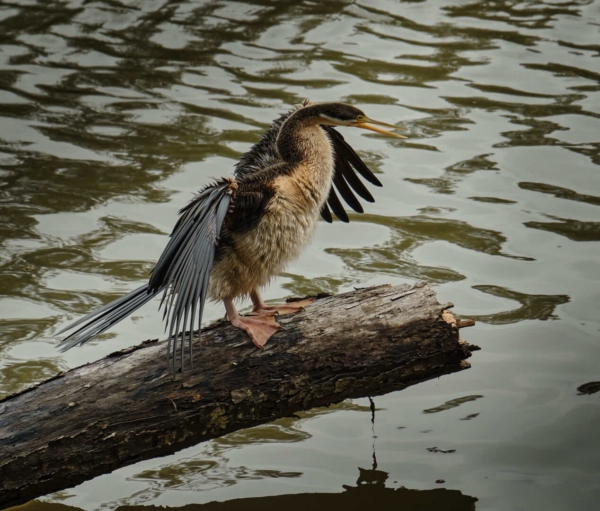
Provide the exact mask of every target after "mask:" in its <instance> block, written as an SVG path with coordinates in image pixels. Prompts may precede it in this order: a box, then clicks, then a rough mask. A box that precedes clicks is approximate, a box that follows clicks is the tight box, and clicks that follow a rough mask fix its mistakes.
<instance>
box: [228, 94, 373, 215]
mask: <svg viewBox="0 0 600 511" xmlns="http://www.w3.org/2000/svg"><path fill="white" fill-rule="evenodd" d="M310 104H312V103H311V102H310V101H308V100H305V101H304V102H303V103H302V104H300V105H296V107H295V108H294V109H293V110H290V111H289V112H287V113H285V114H283V115H281V116H280V117H279V118H277V119H275V120H274V121H273V124H271V126H270V128H269V129H268V130H267V131H266V132H265V134H264V135H263V136H262V137H261V139H260V140H259V141H258V142H257V143H256V144H254V146H252V148H251V149H250V150H249V151H248V152H246V153H244V154H243V155H242V157H241V158H240V160H239V161H238V162H237V164H236V166H235V176H236V177H237V178H241V179H245V178H248V177H250V176H252V175H253V174H255V173H256V172H260V171H261V170H263V169H265V168H267V167H270V166H274V165H278V164H282V163H283V162H282V160H281V157H280V156H279V153H278V152H277V148H276V141H277V134H278V133H279V130H280V128H281V125H282V124H283V123H284V121H285V120H286V119H287V118H288V117H289V116H290V115H291V114H292V113H293V112H294V111H296V110H297V109H298V108H302V107H304V106H307V105H310ZM321 127H322V128H323V129H324V130H325V132H326V133H327V135H328V136H329V138H330V140H331V144H332V147H333V150H334V152H335V171H334V175H333V186H332V187H331V191H330V192H329V197H328V199H327V203H326V204H325V205H324V206H323V208H322V209H321V217H322V218H323V220H325V221H326V222H329V223H331V222H332V221H333V217H332V215H331V212H332V211H333V213H334V214H335V215H336V216H337V217H338V218H339V219H340V220H341V221H342V222H349V218H348V214H347V213H346V210H345V209H344V205H343V204H342V202H341V201H340V199H339V197H338V193H339V194H340V196H341V197H342V199H343V200H344V202H346V204H348V206H350V207H351V208H352V209H353V210H354V211H356V212H358V213H363V212H364V209H363V207H362V205H361V203H360V201H359V200H358V198H357V197H356V195H358V196H359V197H360V198H362V199H364V200H366V201H367V202H375V199H374V198H373V196H372V195H371V193H370V192H369V190H368V189H367V188H366V186H365V185H364V183H363V182H362V181H361V179H360V177H359V174H360V176H362V177H363V178H364V179H365V180H367V181H368V182H369V183H371V184H373V185H375V186H381V182H380V181H379V179H377V177H376V176H375V174H373V172H371V170H370V169H369V168H368V167H367V166H366V165H365V163H364V162H363V161H362V160H361V159H360V156H358V154H356V152H355V151H354V149H352V147H350V145H348V143H347V142H346V141H345V140H344V137H343V136H342V135H341V134H340V132H339V131H337V130H336V129H335V128H333V127H332V126H321ZM336 190H337V193H336ZM355 194H356V195H355Z"/></svg>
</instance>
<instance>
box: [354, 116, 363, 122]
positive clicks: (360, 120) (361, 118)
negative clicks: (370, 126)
mask: <svg viewBox="0 0 600 511" xmlns="http://www.w3.org/2000/svg"><path fill="white" fill-rule="evenodd" d="M356 120H357V121H358V122H364V120H365V116H364V115H357V116H356Z"/></svg>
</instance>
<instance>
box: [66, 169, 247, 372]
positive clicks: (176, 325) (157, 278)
mask: <svg viewBox="0 0 600 511" xmlns="http://www.w3.org/2000/svg"><path fill="white" fill-rule="evenodd" d="M234 190H235V184H234V182H232V181H231V180H221V181H219V182H217V183H215V184H213V185H211V186H208V187H207V188H205V189H204V190H203V191H202V192H200V193H199V194H198V195H197V196H196V197H195V198H194V199H193V200H192V201H191V202H190V203H189V204H188V205H187V206H186V207H185V208H183V209H182V210H181V211H180V212H179V213H180V216H179V219H178V221H177V223H176V225H175V228H174V229H173V232H172V233H171V236H170V238H169V242H168V243H167V246H166V247H165V249H164V251H163V253H162V255H161V256H160V258H159V260H158V263H157V264H156V267H155V268H154V270H153V271H152V275H151V277H150V280H149V282H148V284H146V285H144V286H142V287H140V288H138V289H136V290H135V291H132V292H131V293H129V294H127V295H125V296H123V297H121V298H118V299H117V300H114V301H113V302H111V303H109V304H107V305H105V306H103V307H101V308H99V309H97V310H96V311H94V312H92V313H90V314H88V315H87V316H85V317H83V318H81V319H80V320H78V321H76V322H75V323H73V324H71V325H69V326H68V327H67V328H66V329H65V330H71V329H72V328H74V327H76V326H79V325H81V324H83V323H84V325H83V326H81V327H80V328H79V329H77V330H76V331H75V332H73V333H72V334H71V335H69V336H68V337H67V338H65V339H63V340H62V341H61V343H60V345H59V346H60V347H61V349H62V351H65V350H68V349H69V348H72V347H73V346H76V345H81V344H84V343H86V342H88V341H90V340H92V339H93V338H94V337H96V336H97V335H98V334H100V333H102V332H104V331H105V330H107V329H108V328H110V327H111V326H113V325H115V324H116V323H118V322H119V321H121V320H122V319H124V318H126V317H127V316H128V315H129V314H131V313H132V312H133V311H135V310H136V309H138V308H140V307H141V306H142V305H144V304H145V303H147V302H149V301H150V300H151V299H152V298H154V297H155V296H156V295H157V294H159V293H160V292H161V291H162V292H163V297H162V300H161V307H164V316H165V317H168V322H167V327H168V328H169V344H168V348H167V353H168V355H169V356H170V355H171V352H172V368H173V374H174V373H175V366H176V352H177V342H179V343H180V344H179V347H180V348H179V352H180V355H181V370H182V371H183V369H184V351H185V350H184V343H185V338H186V332H185V329H186V328H189V330H188V331H187V338H188V341H189V356H190V360H192V332H193V329H194V328H193V327H194V323H195V321H196V318H198V325H200V323H201V322H202V313H203V310H204V302H205V300H206V293H207V292H208V285H209V278H210V271H211V269H212V266H213V262H214V258H215V248H216V246H217V243H218V239H219V234H220V233H221V228H222V226H223V222H224V220H225V217H226V216H227V213H228V211H229V205H230V202H231V194H232V193H233V192H234ZM180 329H183V332H181V336H180V338H179V339H177V337H175V338H174V337H173V334H175V335H176V336H178V334H179V332H180V331H181V330H180ZM65 330H63V331H62V332H64V331H65ZM62 332H59V333H62ZM171 340H173V343H174V344H173V349H172V350H171Z"/></svg>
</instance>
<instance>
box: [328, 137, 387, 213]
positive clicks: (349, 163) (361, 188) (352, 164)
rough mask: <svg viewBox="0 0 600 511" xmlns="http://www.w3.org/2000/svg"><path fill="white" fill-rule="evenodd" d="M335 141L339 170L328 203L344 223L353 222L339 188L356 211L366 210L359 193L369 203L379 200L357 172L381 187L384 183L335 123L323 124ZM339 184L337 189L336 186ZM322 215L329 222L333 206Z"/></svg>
mask: <svg viewBox="0 0 600 511" xmlns="http://www.w3.org/2000/svg"><path fill="white" fill-rule="evenodd" d="M321 127H322V128H323V129H324V130H325V132H326V133H327V135H328V136H329V138H330V140H331V144H332V146H333V150H334V152H335V170H334V174H333V186H332V187H331V191H330V192H329V197H328V198H327V204H328V205H329V207H330V208H331V210H332V211H333V212H334V213H335V215H336V216H337V217H338V218H339V219H340V220H341V221H342V222H349V221H350V220H349V218H348V214H347V213H346V211H345V210H344V207H343V206H342V203H341V202H340V199H339V198H338V196H337V194H336V192H335V189H337V191H338V192H339V193H340V195H341V196H342V199H344V201H346V204H348V206H350V207H351V208H352V209H353V210H354V211H357V212H358V213H362V212H363V211H364V210H363V207H362V205H361V203H360V202H359V200H358V199H357V198H356V196H355V195H354V193H353V191H354V192H356V194H357V195H358V196H359V197H361V198H363V199H364V200H366V201H368V202H375V199H373V196H372V195H371V193H370V192H369V190H367V188H366V187H365V185H364V184H363V182H362V181H361V180H360V179H359V177H358V175H357V174H356V172H358V173H359V174H360V175H361V176H362V177H364V178H365V179H366V180H367V181H369V182H370V183H372V184H374V185H376V186H381V182H380V181H379V179H377V177H376V176H375V174H373V172H371V171H370V170H369V167H367V166H366V165H365V163H364V162H363V161H362V160H361V159H360V157H359V156H358V154H356V152H355V151H354V149H352V148H351V147H350V146H349V145H348V143H347V142H346V141H345V140H344V137H343V136H342V135H341V134H340V133H339V132H338V131H337V130H336V129H335V128H333V127H332V126H321ZM334 187H335V188H334ZM321 216H322V217H323V219H324V220H325V221H326V222H331V220H332V218H331V213H330V211H329V208H327V207H326V206H324V207H323V209H321Z"/></svg>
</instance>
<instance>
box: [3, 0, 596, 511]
mask: <svg viewBox="0 0 600 511" xmlns="http://www.w3.org/2000/svg"><path fill="white" fill-rule="evenodd" d="M0 34H1V38H0V41H1V42H2V46H1V47H0V243H1V245H0V272H1V273H0V279H1V280H0V292H1V296H0V329H1V332H2V335H1V336H0V355H1V358H0V395H5V394H7V393H10V392H13V391H15V390H17V389H20V388H22V387H23V386H25V385H27V384H31V383H33V382H37V381H40V380H42V379H44V378H46V377H49V376H51V375H53V374H55V373H56V372H57V371H60V370H63V369H67V368H69V367H73V366H75V365H79V364H81V363H85V362H87V361H92V360H95V359H97V358H99V357H101V356H103V355H105V354H107V353H109V352H111V351H114V350H115V349H117V348H121V347H123V346H124V345H128V344H133V343H137V342H139V341H141V340H144V339H146V338H149V337H156V336H157V335H158V334H159V332H162V325H161V322H160V317H159V316H158V315H157V314H156V304H152V305H149V306H147V307H145V308H144V309H142V311H141V312H140V313H139V314H138V315H137V316H135V317H134V318H132V319H131V320H127V321H125V322H123V324H121V325H119V326H118V327H116V328H114V329H113V330H112V331H111V333H110V334H108V335H107V336H106V337H107V339H106V340H104V341H102V342H97V343H95V344H94V345H90V346H87V347H86V348H85V349H79V350H72V351H70V352H68V353H67V354H65V355H61V354H59V353H57V351H56V350H55V344H56V339H55V338H53V336H52V335H53V333H54V332H56V331H57V330H58V329H59V327H61V326H64V325H65V323H66V322H67V321H68V320H69V319H73V318H76V317H78V316H80V315H81V314H83V313H85V312H88V311H89V310H90V309H92V308H94V307H96V306H98V305H99V304H100V303H104V302H105V301H108V300H110V299H113V298H115V297H117V296H119V295H121V294H122V293H124V292H125V291H128V290H130V289H133V288H134V287H137V286H138V285H140V283H141V282H142V281H143V280H144V279H145V278H146V277H147V275H148V272H149V271H150V269H151V268H152V266H153V263H154V261H155V260H156V257H157V256H158V255H159V253H160V251H161V250H162V248H163V247H164V245H165V239H166V234H167V233H168V232H170V229H171V227H172V225H173V223H174V220H175V218H176V212H177V210H178V208H179V207H181V206H182V205H183V204H184V203H185V202H186V201H187V200H188V199H189V198H190V197H191V196H192V193H194V192H195V191H196V190H198V189H199V188H200V187H202V185H203V184H205V183H206V182H207V181H208V180H209V179H210V178H211V177H218V176H221V175H229V174H230V173H231V171H232V166H233V164H234V162H235V159H236V158H237V157H238V156H239V155H240V153H241V152H242V151H244V150H246V149H247V148H248V147H249V145H250V144H252V143H253V142H255V141H256V140H257V139H258V137H259V135H260V133H261V132H262V131H263V130H264V129H265V128H266V127H267V126H268V125H269V123H270V121H271V120H272V119H274V118H275V117H277V116H278V115H279V113H280V112H282V111H285V110H287V109H288V108H289V107H290V105H292V104H294V103H297V102H299V101H300V100H302V99H303V98H305V97H308V98H310V99H312V100H313V101H332V100H343V101H347V102H351V103H354V104H356V105H358V106H360V107H361V108H362V109H363V110H365V111H366V113H367V114H368V115H370V116H372V117H374V118H378V119H382V120H385V121H388V122H392V123H401V124H402V125H403V126H405V127H406V128H407V130H408V131H407V134H408V135H409V139H408V140H406V141H391V140H390V139H385V138H382V137H378V136H376V135H368V134H363V133H358V132H357V130H346V131H344V136H345V137H346V139H347V140H348V141H349V142H350V143H351V144H352V145H353V146H354V147H355V148H356V149H357V150H358V152H359V153H360V154H361V155H362V156H363V158H364V159H365V161H366V162H367V163H368V164H369V166H370V167H371V168H372V169H373V170H374V171H376V172H378V173H379V175H378V177H379V178H380V180H381V181H382V182H383V183H384V188H382V189H376V190H374V192H373V193H374V195H375V196H376V203H375V204H370V205H368V206H367V208H366V211H367V212H366V214H363V215H358V214H352V215H351V220H352V222H351V223H350V224H349V225H342V224H340V223H334V224H333V225H327V224H324V223H323V224H322V225H321V226H320V228H319V230H318V233H317V235H316V238H315V240H314V242H313V243H312V245H311V246H310V248H309V249H308V250H307V251H306V252H305V254H304V255H303V256H302V258H301V259H300V260H299V261H298V262H296V263H295V264H294V265H293V266H292V267H290V268H289V270H288V272H287V273H286V274H284V275H282V276H281V278H279V279H278V280H277V281H276V283H275V284H274V285H273V286H271V287H270V288H269V290H268V291H267V292H266V293H265V295H266V298H268V299H274V298H281V297H284V296H288V295H290V294H305V293H307V292H316V291H327V292H339V291H345V290H349V289H352V287H353V286H365V285H372V284H379V283H384V282H389V283H393V284H399V283H403V282H413V281H415V280H426V281H428V282H431V283H432V284H434V285H435V287H436V290H437V292H438V295H439V298H440V301H447V300H449V301H452V302H454V303H455V304H456V309H455V311H456V312H457V313H458V314H459V315H460V316H462V317H474V318H477V319H478V324H477V327H475V328H473V329H470V330H466V331H464V332H463V336H464V337H466V338H467V339H468V340H469V341H471V342H474V343H476V344H479V345H480V346H481V347H482V348H483V350H482V351H481V352H477V353H476V355H475V356H474V358H473V359H472V363H473V368H472V369H470V370H468V371H463V372H461V373H458V374H454V375H451V376H446V377H444V378H442V379H440V380H436V381H430V382H427V383H424V384H421V385H418V386H416V387H413V388H410V389H407V390H405V391H402V392H399V393H394V394H390V395H387V396H384V397H380V398H377V399H376V401H375V404H376V406H377V412H376V418H375V424H374V427H373V429H372V425H371V412H370V409H369V403H368V401H367V400H356V401H353V402H346V403H342V404H340V405H338V406H334V407H331V408H329V409H327V410H312V411H310V412H307V413H305V414H303V415H302V416H301V417H299V418H298V419H285V420H281V421H278V422H276V423H273V424H270V425H265V426H262V427H258V428H254V429H251V430H247V431H240V432H237V433H235V434H232V435H229V436H227V437H225V438H222V439H219V440H215V441H213V442H208V443H205V444H200V445H198V446H196V447H194V448H190V449H187V450H185V451H182V452H180V453H177V454H176V455H173V456H169V457H166V458H162V459H156V460H151V461H147V462H143V463H140V464H138V465H135V466H132V467H127V468H124V469H122V470H119V471H117V472H115V473H113V474H111V475H106V476H103V477H99V478H97V479H95V480H93V481H90V482H88V483H85V484H83V485H81V486H79V487H77V488H75V489H70V490H66V491H64V492H61V493H59V494H55V495H50V496H48V497H46V498H45V499H44V501H45V503H33V504H31V505H30V507H31V508H32V509H33V508H40V509H46V508H48V507H49V504H48V503H49V502H56V503H58V502H63V503H65V504H68V505H71V506H79V507H81V508H84V509H87V510H91V509H97V508H100V507H106V508H114V507H117V506H134V505H139V504H145V505H149V506H150V505H153V506H159V505H166V506H174V507H177V506H182V505H185V504H190V503H196V504H203V503H207V502H210V501H215V500H216V501H231V499H247V500H244V501H241V503H240V502H238V504H241V505H244V506H245V505H247V506H251V505H257V506H258V505H260V506H261V507H263V508H269V507H271V508H274V507H275V506H277V507H278V508H281V507H287V508H289V509H294V506H296V507H297V508H299V507H300V506H303V508H305V507H307V506H308V507H313V508H318V506H321V507H322V508H325V506H327V508H328V509H331V507H332V506H338V507H351V505H350V504H351V503H353V502H354V503H356V502H359V501H360V499H361V498H366V499H367V500H368V502H369V503H370V505H371V507H372V508H373V509H389V508H390V507H391V506H394V508H403V509H412V508H410V507H409V506H411V505H413V506H416V507H415V509H417V508H418V509H431V510H433V509H436V510H438V509H440V510H441V509H444V510H446V509H461V510H467V509H475V508H476V509H478V510H482V509H486V510H504V509H506V510H508V509H511V510H512V509H527V510H558V509H560V510H571V509H594V508H596V507H597V503H598V502H599V501H600V478H599V476H600V442H599V440H598V427H599V426H598V425H599V424H600V402H599V395H600V394H597V393H596V392H597V391H598V389H599V388H600V386H599V385H598V384H595V383H593V382H598V381H600V344H599V342H598V340H599V337H600V323H599V321H598V309H599V304H600V299H599V298H600V297H599V295H600V291H599V290H600V285H599V281H600V269H599V264H598V263H599V261H600V244H599V242H600V215H599V212H600V210H599V206H600V58H599V57H600V3H599V2H594V1H591V0H590V1H555V2H550V1H549V2H546V3H543V2H533V1H532V2H519V3H518V2H510V1H502V0H498V1H487V2H484V1H451V0H446V1H439V2H433V1H419V0H412V1H408V0H407V1H404V2H399V1H392V0H388V1H384V0H379V1H368V2H367V1H362V2H360V1H359V2H344V1H330V0H328V1H327V2H319V3H317V2H310V1H304V2H266V1H263V2H258V1H257V2H223V1H214V2H193V1H191V0H187V1H185V0H183V1H165V0H160V1H158V0H156V1H149V0H143V1H142V0H137V1H133V0H132V1H125V0H123V1H119V0H103V1H102V0H99V1H84V0H81V1H58V0H54V1H52V0H38V1H35V0H30V1H25V0H14V1H13V2H2V3H1V4H0ZM222 314H223V310H222V306H221V305H215V306H211V307H210V308H209V309H208V312H207V314H206V316H205V319H206V320H211V319H214V318H216V317H218V316H221V315H222ZM375 437H376V438H375ZM434 448H435V449H434ZM444 451H452V452H444ZM359 467H360V468H359ZM437 480H444V482H443V483H436V481H437ZM401 487H405V488H406V490H402V489H401ZM441 488H447V489H448V490H441ZM450 490H458V491H450ZM459 492H462V494H461V493H459ZM287 494H299V495H297V496H295V497H290V498H287V497H283V496H284V495H287ZM310 494H317V495H312V496H311V495H310ZM278 495H279V496H281V497H277V498H276V497H275V496H278ZM415 499H416V500H415ZM419 499H425V500H426V501H427V502H429V507H423V506H424V504H423V503H422V502H424V501H419ZM475 499H477V500H475ZM415 502H417V504H415ZM418 502H421V504H418ZM234 504H235V502H230V503H229V504H225V505H224V507H222V508H223V509H232V507H230V506H233V505H234ZM228 506H229V507H228ZM419 506H420V507H419ZM242 508H243V507H242ZM211 509H212V508H211Z"/></svg>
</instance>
